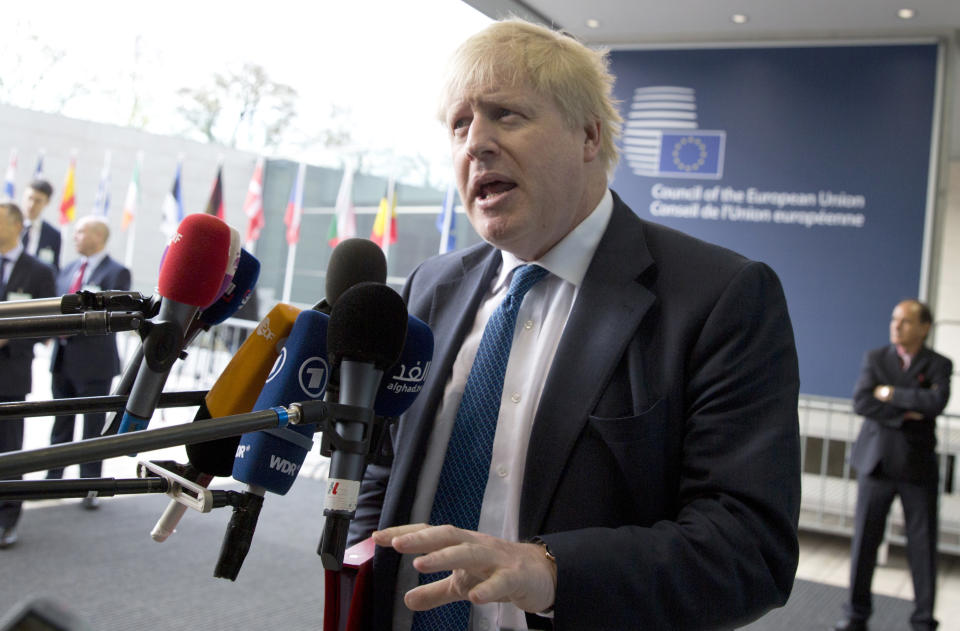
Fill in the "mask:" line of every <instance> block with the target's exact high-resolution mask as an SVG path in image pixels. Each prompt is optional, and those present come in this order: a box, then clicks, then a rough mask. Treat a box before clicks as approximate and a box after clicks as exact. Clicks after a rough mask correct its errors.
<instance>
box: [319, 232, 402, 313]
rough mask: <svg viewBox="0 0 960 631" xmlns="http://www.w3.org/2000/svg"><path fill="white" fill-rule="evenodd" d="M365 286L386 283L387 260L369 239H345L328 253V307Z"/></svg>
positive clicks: (377, 246) (378, 247)
mask: <svg viewBox="0 0 960 631" xmlns="http://www.w3.org/2000/svg"><path fill="white" fill-rule="evenodd" d="M364 282H374V283H385V282H387V259H386V258H385V257H384V255H383V250H381V249H380V246H379V245H377V244H376V243H374V242H373V241H370V240H369V239H345V240H343V241H341V242H340V243H338V244H337V247H335V248H334V249H333V252H331V253H330V261H329V263H328V264H327V285H326V291H327V295H326V300H327V303H328V304H330V305H334V304H336V303H337V299H339V298H340V295H341V294H342V293H343V292H345V291H346V290H348V289H350V288H351V287H353V286H354V285H356V284H358V283H364Z"/></svg>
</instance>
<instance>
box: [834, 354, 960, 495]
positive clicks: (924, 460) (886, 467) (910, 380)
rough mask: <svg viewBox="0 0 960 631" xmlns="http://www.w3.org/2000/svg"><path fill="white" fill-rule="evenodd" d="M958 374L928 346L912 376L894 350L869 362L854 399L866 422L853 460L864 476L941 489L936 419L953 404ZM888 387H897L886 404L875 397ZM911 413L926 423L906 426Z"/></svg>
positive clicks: (871, 356) (912, 366)
mask: <svg viewBox="0 0 960 631" xmlns="http://www.w3.org/2000/svg"><path fill="white" fill-rule="evenodd" d="M952 374H953V362H951V361H950V360H949V359H948V358H946V357H944V356H943V355H940V354H938V353H935V352H934V351H932V350H930V349H929V348H927V347H925V346H924V347H923V348H921V349H920V352H918V353H917V356H916V357H914V358H913V361H912V362H911V363H910V368H909V369H908V370H906V371H904V370H902V369H901V368H900V356H899V355H897V349H896V347H895V346H894V345H892V344H889V345H887V346H884V347H882V348H877V349H874V350H872V351H869V352H868V353H867V354H866V355H865V356H864V359H863V367H862V369H861V371H860V378H859V379H858V380H857V385H856V387H855V389H854V393H853V406H854V411H855V412H856V413H857V414H860V415H862V416H864V417H865V418H864V420H863V425H862V426H861V428H860V435H859V436H858V437H857V441H856V442H855V443H854V445H853V451H852V452H851V454H850V463H851V464H852V465H853V466H854V467H855V468H856V470H857V472H858V473H862V474H871V473H874V472H876V471H878V469H879V470H882V473H883V475H884V476H886V477H890V478H893V479H897V480H907V481H911V482H926V483H932V484H934V485H935V484H936V483H937V477H938V470H937V458H936V453H935V449H936V446H937V438H936V431H935V430H936V419H937V416H938V415H939V414H940V413H941V412H943V409H944V408H945V407H946V406H947V400H948V399H949V398H950V376H951V375H952ZM882 384H888V385H892V386H893V398H892V400H890V401H889V402H886V403H884V402H882V401H880V400H878V399H876V398H875V397H874V396H873V390H874V388H876V387H877V386H878V385H882ZM907 411H914V412H920V413H921V414H923V420H909V421H908V420H904V418H903V415H904V413H905V412H907Z"/></svg>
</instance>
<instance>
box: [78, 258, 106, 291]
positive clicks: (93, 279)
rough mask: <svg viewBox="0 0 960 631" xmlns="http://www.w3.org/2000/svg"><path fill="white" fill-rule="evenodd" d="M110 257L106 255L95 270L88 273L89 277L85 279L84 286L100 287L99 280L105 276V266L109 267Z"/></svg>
mask: <svg viewBox="0 0 960 631" xmlns="http://www.w3.org/2000/svg"><path fill="white" fill-rule="evenodd" d="M108 261H110V256H109V255H107V256H105V257H103V258H102V259H100V262H99V263H98V264H97V266H96V267H95V268H93V270H92V271H91V272H90V275H89V276H88V277H87V282H86V283H84V284H85V285H96V286H97V287H102V284H101V280H102V278H103V276H104V274H106V271H107V266H108V265H109V262H108Z"/></svg>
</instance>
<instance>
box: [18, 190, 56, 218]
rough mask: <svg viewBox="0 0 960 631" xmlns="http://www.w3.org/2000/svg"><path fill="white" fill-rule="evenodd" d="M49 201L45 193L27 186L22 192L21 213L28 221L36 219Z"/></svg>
mask: <svg viewBox="0 0 960 631" xmlns="http://www.w3.org/2000/svg"><path fill="white" fill-rule="evenodd" d="M49 203H50V198H49V197H47V195H46V193H41V192H40V191H38V190H35V189H32V188H30V187H29V186H28V187H27V190H26V191H25V192H24V193H23V214H24V216H25V217H26V218H27V219H29V220H30V221H36V220H37V218H38V217H39V216H40V214H41V213H42V212H43V209H44V208H46V207H47V204H49Z"/></svg>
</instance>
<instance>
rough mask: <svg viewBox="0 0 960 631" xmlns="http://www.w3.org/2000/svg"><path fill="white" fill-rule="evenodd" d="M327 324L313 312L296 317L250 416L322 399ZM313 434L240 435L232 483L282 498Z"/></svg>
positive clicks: (294, 429)
mask: <svg viewBox="0 0 960 631" xmlns="http://www.w3.org/2000/svg"><path fill="white" fill-rule="evenodd" d="M328 320H329V318H328V317H327V315H326V314H323V313H320V312H319V311H314V310H312V309H309V310H307V311H303V312H301V313H300V315H299V316H297V321H296V322H295V323H294V325H293V330H292V331H290V337H288V338H287V342H286V344H284V345H283V349H282V350H281V351H280V356H279V357H278V358H277V361H276V363H275V364H274V365H273V368H272V369H271V370H270V376H269V377H267V382H266V383H265V384H264V385H263V389H262V390H261V391H260V396H259V397H258V398H257V402H256V403H255V404H254V406H253V409H254V411H258V410H266V409H269V408H271V407H275V406H287V405H290V404H291V403H295V402H297V401H309V400H319V399H322V398H323V394H324V391H325V390H326V387H327V381H328V379H329V376H330V367H329V365H328V364H327V358H326V355H325V353H324V349H325V347H326V336H327V325H328ZM315 430H316V427H315V425H313V424H311V425H289V426H287V427H284V428H281V429H272V430H265V431H260V432H251V433H248V434H244V435H243V436H242V437H241V438H240V443H239V445H238V447H237V451H236V458H235V459H234V462H233V477H234V479H235V480H237V481H239V482H245V483H246V484H251V485H255V486H259V487H263V488H264V489H266V490H268V491H270V492H271V493H276V494H278V495H283V494H285V493H286V492H287V491H289V490H290V487H291V486H292V485H293V482H294V480H296V478H297V473H298V471H299V469H300V466H301V465H302V464H303V461H304V459H305V458H306V456H307V453H308V452H309V451H310V448H311V447H312V446H313V433H314V431H315Z"/></svg>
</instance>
